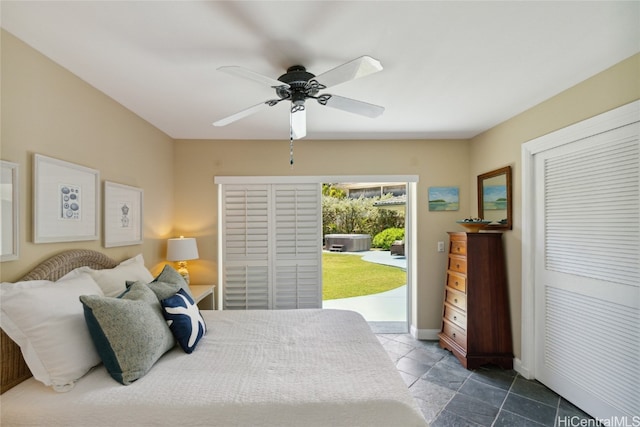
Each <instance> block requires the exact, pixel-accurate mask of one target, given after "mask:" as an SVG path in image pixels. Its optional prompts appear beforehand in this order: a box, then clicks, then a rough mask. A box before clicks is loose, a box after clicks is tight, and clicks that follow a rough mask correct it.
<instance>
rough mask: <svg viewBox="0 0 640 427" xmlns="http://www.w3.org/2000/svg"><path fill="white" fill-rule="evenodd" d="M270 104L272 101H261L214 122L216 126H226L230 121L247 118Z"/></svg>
mask: <svg viewBox="0 0 640 427" xmlns="http://www.w3.org/2000/svg"><path fill="white" fill-rule="evenodd" d="M270 105H271V104H270V101H267V102H261V103H260V104H256V105H254V106H252V107H249V108H245V109H244V110H242V111H239V112H237V113H235V114H232V115H230V116H228V117H225V118H224V119H220V120H218V121H215V122H213V125H214V126H226V125H228V124H229V123H233V122H235V121H236V120H240V119H243V118H245V117H247V116H250V115H252V114H255V113H257V112H258V111H261V110H264V109H265V108H267V107H269V106H270ZM273 105H275V104H273Z"/></svg>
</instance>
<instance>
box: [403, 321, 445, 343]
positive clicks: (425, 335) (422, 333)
mask: <svg viewBox="0 0 640 427" xmlns="http://www.w3.org/2000/svg"><path fill="white" fill-rule="evenodd" d="M409 332H410V333H411V336H412V337H414V338H415V339H417V340H430V341H432V340H435V341H437V340H438V334H439V333H440V329H418V328H416V327H415V326H413V325H411V328H410V331H409Z"/></svg>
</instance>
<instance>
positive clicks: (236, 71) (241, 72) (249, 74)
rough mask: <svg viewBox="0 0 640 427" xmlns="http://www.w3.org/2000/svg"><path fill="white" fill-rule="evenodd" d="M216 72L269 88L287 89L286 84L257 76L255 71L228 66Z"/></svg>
mask: <svg viewBox="0 0 640 427" xmlns="http://www.w3.org/2000/svg"><path fill="white" fill-rule="evenodd" d="M218 71H222V72H223V73H227V74H231V75H232V76H238V77H242V78H245V79H249V80H253V81H254V82H258V83H262V84H266V85H267V86H271V87H279V86H285V87H289V85H288V84H286V83H284V82H281V81H280V80H276V79H272V78H271V77H267V76H263V75H262V74H258V73H256V72H255V71H251V70H248V69H246V68H244V67H240V66H237V65H228V66H224V67H220V68H218Z"/></svg>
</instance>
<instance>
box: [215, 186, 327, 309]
mask: <svg viewBox="0 0 640 427" xmlns="http://www.w3.org/2000/svg"><path fill="white" fill-rule="evenodd" d="M221 191H222V212H223V215H222V221H223V226H222V230H223V235H222V245H223V247H222V251H223V257H222V271H223V283H222V287H223V307H224V309H272V308H276V309H293V308H321V307H322V258H321V257H322V247H321V245H322V239H321V236H322V206H321V198H320V185H319V184H295V185H289V184H265V185H259V184H256V185H238V184H225V185H223V186H222V187H221Z"/></svg>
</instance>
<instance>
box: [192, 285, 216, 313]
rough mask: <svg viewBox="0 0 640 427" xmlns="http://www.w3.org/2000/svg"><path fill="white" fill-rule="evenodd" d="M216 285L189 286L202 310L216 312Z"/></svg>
mask: <svg viewBox="0 0 640 427" xmlns="http://www.w3.org/2000/svg"><path fill="white" fill-rule="evenodd" d="M215 288H216V285H189V289H191V294H193V299H194V300H195V301H196V304H198V308H199V309H200V310H215V308H216V307H215V303H214V299H213V290H214V289H215Z"/></svg>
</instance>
